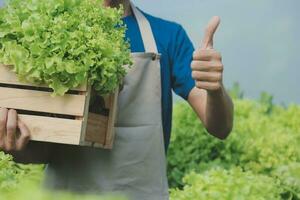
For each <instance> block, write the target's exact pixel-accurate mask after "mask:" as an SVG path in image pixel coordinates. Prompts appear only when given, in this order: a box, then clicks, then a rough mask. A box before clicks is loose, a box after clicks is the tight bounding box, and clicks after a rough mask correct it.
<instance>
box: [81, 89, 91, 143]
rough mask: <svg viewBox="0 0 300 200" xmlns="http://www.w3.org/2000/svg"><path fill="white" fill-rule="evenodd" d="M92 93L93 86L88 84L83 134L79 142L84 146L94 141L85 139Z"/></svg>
mask: <svg viewBox="0 0 300 200" xmlns="http://www.w3.org/2000/svg"><path fill="white" fill-rule="evenodd" d="M91 93H92V86H91V85H89V86H88V90H87V92H86V93H85V96H86V97H85V104H84V111H83V119H82V120H83V121H82V127H81V135H80V140H79V144H80V145H82V146H92V145H93V143H92V142H88V141H86V140H85V138H86V130H87V123H88V114H89V107H90V99H91Z"/></svg>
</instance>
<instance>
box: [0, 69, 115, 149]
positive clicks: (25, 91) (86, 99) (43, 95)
mask: <svg viewBox="0 0 300 200" xmlns="http://www.w3.org/2000/svg"><path fill="white" fill-rule="evenodd" d="M50 94H51V90H50V89H49V88H47V87H46V86H41V85H34V84H28V83H21V82H19V81H18V80H17V77H16V75H15V73H14V72H12V71H11V70H10V68H9V66H5V65H1V64H0V107H5V108H13V109H16V110H17V111H18V113H19V117H20V119H21V120H23V121H24V123H25V124H26V125H27V126H28V128H29V129H30V131H31V136H32V137H31V139H32V140H35V141H43V142H52V143H62V144H70V145H82V146H94V147H101V148H107V149H111V148H112V146H113V140H114V122H115V117H116V109H117V98H118V92H115V93H114V94H111V95H108V96H106V97H100V99H101V100H102V101H103V104H104V108H103V110H104V111H105V112H104V113H99V112H98V113H93V112H92V111H90V109H91V105H90V101H91V95H93V94H94V93H93V92H92V89H91V87H87V86H81V87H78V88H74V89H72V90H71V91H70V92H69V93H67V94H65V95H64V96H61V97H60V96H57V97H51V96H50ZM98 98H99V97H97V99H98ZM96 103H98V102H96Z"/></svg>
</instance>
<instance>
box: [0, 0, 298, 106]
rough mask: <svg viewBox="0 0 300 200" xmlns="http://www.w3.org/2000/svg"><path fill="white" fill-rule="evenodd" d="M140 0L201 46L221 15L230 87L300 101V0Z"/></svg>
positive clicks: (220, 38) (218, 41)
mask: <svg viewBox="0 0 300 200" xmlns="http://www.w3.org/2000/svg"><path fill="white" fill-rule="evenodd" d="M134 2H135V4H136V5H137V6H138V7H139V8H140V9H142V10H144V11H145V12H147V13H150V14H152V15H154V16H158V17H161V18H164V19H167V20H171V21H175V22H177V23H180V24H181V25H182V26H183V27H184V28H185V29H186V31H187V33H188V34H189V36H190V37H191V40H192V41H193V43H194V45H195V46H198V45H199V44H200V41H201V39H202V37H203V31H204V28H205V26H206V23H207V22H208V21H209V19H210V18H211V17H212V16H214V15H219V16H220V17H221V19H222V23H221V26H220V27H219V30H218V32H217V34H216V36H215V48H216V49H217V50H218V51H220V52H222V54H223V62H224V67H225V77H224V83H225V85H226V87H228V88H230V87H231V86H232V85H233V83H234V82H238V83H239V84H240V86H241V88H242V90H243V91H244V92H245V96H246V97H249V98H258V97H259V95H260V93H261V92H262V91H267V92H268V93H270V94H272V95H273V96H274V100H275V102H277V103H284V104H289V103H300V83H299V79H300V55H299V54H300V39H299V37H300V23H299V19H300V12H299V9H300V1H299V0H285V1H282V0H244V1H240V0H218V1H216V0H215V1H213V0H188V1H183V0H134ZM1 4H2V5H3V0H0V5H1Z"/></svg>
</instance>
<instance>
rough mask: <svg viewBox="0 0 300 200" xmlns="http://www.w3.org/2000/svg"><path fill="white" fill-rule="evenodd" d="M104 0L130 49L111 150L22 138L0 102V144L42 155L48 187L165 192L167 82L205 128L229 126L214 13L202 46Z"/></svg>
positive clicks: (26, 134) (149, 194)
mask: <svg viewBox="0 0 300 200" xmlns="http://www.w3.org/2000/svg"><path fill="white" fill-rule="evenodd" d="M104 4H105V6H111V7H118V6H119V5H120V4H122V5H123V6H124V18H123V21H124V23H125V24H126V25H127V27H128V30H127V32H126V37H127V39H129V41H130V44H131V51H132V52H135V53H134V54H132V56H133V59H134V63H135V64H134V66H133V69H132V70H131V71H130V72H129V73H128V75H127V76H126V77H125V79H124V83H125V87H124V89H123V90H122V91H121V92H120V97H119V113H118V119H117V122H116V125H115V126H116V141H115V144H114V148H113V150H100V149H93V148H85V147H74V146H68V145H58V144H43V143H36V142H29V138H30V130H29V129H28V127H27V126H26V125H25V124H24V123H23V122H22V121H20V120H18V117H17V113H16V111H15V110H12V109H10V110H8V109H6V108H1V110H0V148H1V149H3V150H5V151H6V152H9V153H11V154H13V155H14V158H15V160H16V161H18V162H23V163H48V169H47V174H46V183H45V184H46V185H48V186H49V187H51V188H55V189H66V190H75V191H77V192H121V193H124V194H127V195H128V196H130V197H131V198H133V199H145V200H148V199H149V200H150V199H157V200H160V199H162V200H163V199H168V186H167V180H166V172H165V171H166V169H165V157H164V156H165V153H166V152H167V149H168V145H169V139H170V132H171V114H172V92H171V90H172V89H173V90H174V91H175V92H176V93H177V94H178V95H180V96H181V97H183V98H184V99H185V100H187V101H188V102H189V104H190V105H191V106H192V108H193V109H194V111H195V112H196V113H197V115H198V116H199V119H200V120H201V121H202V122H203V124H204V126H205V127H206V128H207V130H208V131H209V132H210V133H211V134H212V135H214V136H216V137H217V138H220V139H225V138H226V137H227V136H228V134H229V133H230V131H231V129H232V123H233V104H232V101H231V99H230V97H229V96H228V95H227V93H226V91H225V89H224V87H223V82H222V77H223V76H222V75H223V64H222V58H221V54H220V53H218V52H217V51H216V50H214V49H213V35H214V33H215V31H216V29H217V27H218V25H219V23H220V19H219V17H213V18H212V20H211V21H210V22H209V24H208V26H207V28H206V32H205V36H204V38H203V41H202V44H201V47H200V48H199V49H197V50H194V48H193V45H192V43H191V41H190V40H189V38H188V36H187V34H186V32H185V31H184V29H183V28H182V27H181V26H180V25H178V24H176V23H173V22H169V21H165V20H162V19H160V18H156V17H153V16H151V15H148V14H146V13H143V12H141V11H140V10H138V9H136V7H134V6H133V5H131V4H130V2H129V0H119V1H118V0H116V1H114V0H106V1H104ZM2 95H5V94H2ZM17 130H18V133H16V132H17ZM28 142H29V143H28ZM27 143H28V144H27Z"/></svg>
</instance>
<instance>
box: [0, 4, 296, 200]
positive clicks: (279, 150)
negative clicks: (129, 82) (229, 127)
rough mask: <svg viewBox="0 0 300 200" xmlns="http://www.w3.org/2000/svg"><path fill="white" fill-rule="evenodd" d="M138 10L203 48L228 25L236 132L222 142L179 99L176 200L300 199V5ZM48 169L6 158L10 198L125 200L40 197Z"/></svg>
mask: <svg viewBox="0 0 300 200" xmlns="http://www.w3.org/2000/svg"><path fill="white" fill-rule="evenodd" d="M3 2H4V1H3V0H0V5H3V4H4V3H3ZM134 2H135V3H136V5H137V6H138V7H140V8H141V9H142V10H144V11H145V12H147V13H151V14H152V15H155V16H159V17H161V18H165V19H168V20H172V21H176V22H178V23H180V24H182V25H183V27H184V28H185V29H186V31H187V32H188V34H189V35H190V37H191V39H192V41H193V43H194V44H195V46H197V45H198V44H199V43H200V40H201V38H202V36H203V29H204V27H205V25H206V23H207V22H208V20H209V19H210V18H211V16H213V15H219V16H220V17H221V19H222V24H221V26H220V29H219V30H218V32H217V34H216V37H215V48H216V49H218V50H219V51H220V52H222V54H223V59H224V60H223V61H224V67H225V78H224V79H225V85H226V86H227V88H228V91H229V93H230V95H231V97H232V98H233V101H234V105H235V120H234V128H233V131H232V133H231V135H230V136H229V138H228V139H227V140H225V141H220V140H218V139H215V138H213V137H212V136H210V135H209V134H208V133H207V131H206V130H205V128H204V127H203V125H202V124H200V123H199V120H198V118H197V116H196V115H195V114H194V112H193V111H192V109H191V108H190V107H189V106H188V105H187V103H185V102H183V101H180V98H178V97H176V99H177V100H178V101H176V102H175V105H174V113H173V117H174V120H173V127H172V139H171V144H170V148H169V151H168V180H169V184H170V195H171V200H190V199H197V200H219V199H222V200H235V199H244V200H256V199H262V200H270V199H272V200H300V148H299V143H300V106H299V104H300V88H299V83H298V80H299V77H300V76H299V74H300V56H299V55H298V54H299V52H300V42H299V38H298V37H299V35H300V24H299V22H298V21H299V19H300V13H299V12H298V10H299V8H300V1H298V0H287V1H274V0H264V1H260V0H247V1H238V0H219V1H209V0H190V1H188V2H184V3H183V2H182V1H180V0H163V1H161V0H151V1H146V0H134ZM158 5H159V6H158ZM44 167H45V166H43V165H34V166H33V165H29V166H28V165H18V164H16V163H14V162H13V161H12V158H11V157H10V156H8V155H5V154H4V153H3V152H0V200H6V199H12V200H19V199H21V200H22V199H25V200H27V199H28V200H29V199H30V200H39V199H49V200H50V199H51V200H52V199H55V200H56V199H58V200H68V199H86V200H94V199H95V200H99V199H100V200H112V199H113V200H123V198H122V197H120V198H119V197H116V198H114V197H112V198H111V197H107V198H106V197H103V198H101V197H100V198H99V197H96V196H87V197H82V196H77V195H75V196H74V194H69V193H57V194H54V193H51V192H49V191H47V192H46V191H44V190H40V189H39V187H38V186H39V185H40V183H41V180H42V178H43V169H44Z"/></svg>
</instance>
